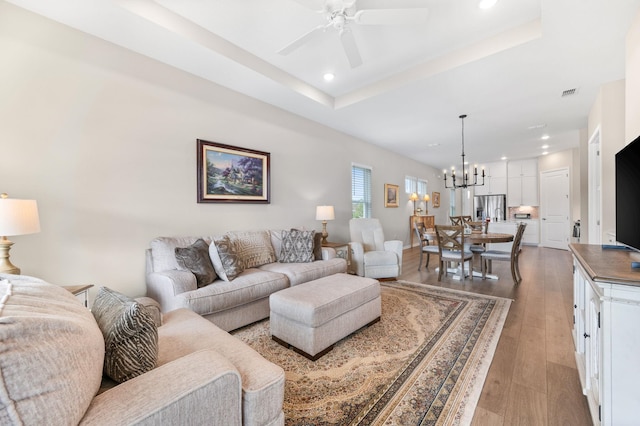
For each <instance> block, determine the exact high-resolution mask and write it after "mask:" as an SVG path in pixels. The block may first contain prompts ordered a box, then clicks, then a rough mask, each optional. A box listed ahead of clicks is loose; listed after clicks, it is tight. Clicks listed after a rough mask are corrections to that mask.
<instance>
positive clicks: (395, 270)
mask: <svg viewBox="0 0 640 426" xmlns="http://www.w3.org/2000/svg"><path fill="white" fill-rule="evenodd" d="M349 232H350V234H351V243H350V245H351V264H352V268H353V270H354V271H355V273H356V274H357V275H360V276H361V277H368V278H395V277H398V276H400V274H401V273H402V241H399V240H392V241H385V239H384V231H383V230H382V225H381V224H380V221H379V220H378V219H351V220H350V221H349Z"/></svg>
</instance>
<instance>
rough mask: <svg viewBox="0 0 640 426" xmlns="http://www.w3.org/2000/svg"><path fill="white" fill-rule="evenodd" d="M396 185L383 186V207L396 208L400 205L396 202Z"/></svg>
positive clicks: (397, 188) (386, 184) (397, 187)
mask: <svg viewBox="0 0 640 426" xmlns="http://www.w3.org/2000/svg"><path fill="white" fill-rule="evenodd" d="M398 190H399V186H398V185H393V184H391V183H385V184H384V206H385V207H398V206H399V205H400V204H399V202H398Z"/></svg>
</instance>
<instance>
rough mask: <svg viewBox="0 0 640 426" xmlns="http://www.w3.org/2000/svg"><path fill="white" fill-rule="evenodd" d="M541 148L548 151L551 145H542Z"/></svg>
mask: <svg viewBox="0 0 640 426" xmlns="http://www.w3.org/2000/svg"><path fill="white" fill-rule="evenodd" d="M540 148H542V149H547V148H549V145H542V146H541V147H540Z"/></svg>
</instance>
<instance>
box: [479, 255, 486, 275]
mask: <svg viewBox="0 0 640 426" xmlns="http://www.w3.org/2000/svg"><path fill="white" fill-rule="evenodd" d="M480 268H481V269H482V279H483V280H486V279H487V261H486V260H484V259H483V258H482V256H480Z"/></svg>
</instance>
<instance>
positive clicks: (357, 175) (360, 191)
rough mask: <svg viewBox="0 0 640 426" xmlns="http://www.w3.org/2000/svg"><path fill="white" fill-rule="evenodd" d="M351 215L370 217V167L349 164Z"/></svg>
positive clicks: (354, 216)
mask: <svg viewBox="0 0 640 426" xmlns="http://www.w3.org/2000/svg"><path fill="white" fill-rule="evenodd" d="M351 215H352V217H353V218H363V217H366V218H370V217H371V167H367V166H356V165H352V166H351Z"/></svg>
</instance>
